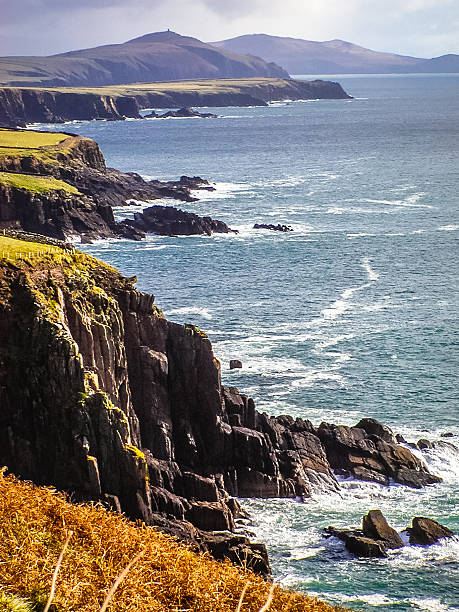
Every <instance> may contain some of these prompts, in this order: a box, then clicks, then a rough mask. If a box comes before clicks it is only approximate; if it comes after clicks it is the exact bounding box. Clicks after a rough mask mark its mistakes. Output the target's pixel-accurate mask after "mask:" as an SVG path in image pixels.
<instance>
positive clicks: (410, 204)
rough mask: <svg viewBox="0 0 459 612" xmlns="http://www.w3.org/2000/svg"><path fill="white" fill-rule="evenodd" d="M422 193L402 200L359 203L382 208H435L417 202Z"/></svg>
mask: <svg viewBox="0 0 459 612" xmlns="http://www.w3.org/2000/svg"><path fill="white" fill-rule="evenodd" d="M423 195H425V194H424V193H415V194H413V195H411V196H408V197H407V198H405V199H404V200H378V199H373V198H363V199H362V200H361V202H368V204H383V205H384V206H401V207H407V208H435V207H434V206H431V205H430V204H422V203H420V202H419V200H420V199H421V197H422V196H423Z"/></svg>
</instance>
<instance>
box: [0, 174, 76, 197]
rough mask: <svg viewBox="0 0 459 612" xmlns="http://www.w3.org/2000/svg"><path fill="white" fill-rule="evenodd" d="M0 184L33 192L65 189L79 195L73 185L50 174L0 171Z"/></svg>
mask: <svg viewBox="0 0 459 612" xmlns="http://www.w3.org/2000/svg"><path fill="white" fill-rule="evenodd" d="M0 184H1V185H8V186H9V187H17V188H19V189H27V191H32V192H33V193H49V192H50V191H65V192H66V193H69V194H74V195H80V192H79V191H78V189H77V188H76V187H74V186H73V185H69V184H68V183H66V182H64V181H61V180H59V179H56V178H54V177H51V176H38V175H32V174H19V173H15V172H0Z"/></svg>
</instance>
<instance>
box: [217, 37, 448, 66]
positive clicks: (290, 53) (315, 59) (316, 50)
mask: <svg viewBox="0 0 459 612" xmlns="http://www.w3.org/2000/svg"><path fill="white" fill-rule="evenodd" d="M211 44H212V45H214V46H216V47H219V48H220V49H225V50H227V51H233V52H234V53H252V54H255V55H258V56H260V57H263V58H264V59H265V60H266V61H269V62H276V63H278V64H280V65H281V66H283V67H284V68H285V69H286V70H288V71H289V72H290V74H349V73H362V74H372V73H376V74H390V73H402V74H403V73H409V72H459V55H453V54H450V55H443V56H441V57H435V58H433V59H423V58H419V57H410V56H408V55H397V54H395V53H381V52H379V51H372V50H371V49H366V48H365V47H360V46H359V45H354V44H352V43H349V42H346V41H344V40H327V41H324V42H318V41H312V40H303V39H301V38H285V37H282V36H269V35H267V34H248V35H246V36H238V37H237V38H230V39H228V40H222V41H219V42H214V43H211Z"/></svg>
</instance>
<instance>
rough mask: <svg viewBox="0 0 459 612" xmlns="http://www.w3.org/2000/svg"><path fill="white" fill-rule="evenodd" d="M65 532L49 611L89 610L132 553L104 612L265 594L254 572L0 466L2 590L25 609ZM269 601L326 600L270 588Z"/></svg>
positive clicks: (224, 606) (216, 603)
mask: <svg viewBox="0 0 459 612" xmlns="http://www.w3.org/2000/svg"><path fill="white" fill-rule="evenodd" d="M69 535H70V540H69V545H68V548H67V550H66V552H65V554H64V557H63V562H62V565H61V567H60V569H59V574H58V578H57V584H56V594H55V597H54V600H53V604H54V605H55V606H56V608H55V610H56V611H62V612H64V611H70V610H72V611H73V610H75V611H77V610H78V611H82V612H83V611H84V612H95V611H97V610H99V608H100V606H101V604H102V602H103V601H104V599H105V597H106V595H107V593H108V590H109V588H110V587H111V585H112V584H113V582H114V581H115V579H116V577H117V576H118V575H119V573H120V572H121V571H122V570H123V569H124V568H125V567H126V566H127V565H128V563H129V562H130V561H131V560H133V559H134V558H135V557H136V555H138V554H139V553H140V552H142V555H141V557H140V559H139V560H138V561H137V562H136V563H135V564H134V565H133V566H132V568H131V569H130V571H129V573H128V574H127V576H126V577H125V578H124V580H123V582H122V583H121V586H120V587H119V589H118V590H117V592H116V594H115V595H114V597H113V599H112V601H111V604H110V606H109V610H111V611H112V612H115V611H119V612H131V611H132V612H133V611H142V612H143V611H145V612H146V611H147V610H148V611H149V612H160V611H161V612H162V611H166V610H187V611H196V612H197V611H199V612H229V611H231V612H233V611H234V610H235V609H236V607H237V604H238V601H239V599H240V596H241V593H242V591H243V589H244V587H245V586H246V585H247V589H246V593H245V596H244V605H243V607H242V610H244V611H245V612H249V611H258V610H259V609H260V608H261V607H262V605H263V604H264V602H265V601H266V600H267V598H268V595H269V590H270V585H269V584H268V583H266V582H265V581H264V580H263V579H262V578H260V577H258V576H255V575H254V574H252V573H250V572H248V571H245V570H242V569H240V568H237V567H235V566H233V565H232V564H230V563H229V562H225V563H219V562H217V561H215V560H213V559H211V558H210V557H209V556H208V555H202V554H201V555H198V554H196V553H194V552H192V551H191V550H189V549H188V548H187V547H185V546H184V545H182V544H180V543H178V542H176V541H175V540H174V539H173V538H171V537H169V536H166V535H164V534H162V533H160V532H159V531H157V530H156V529H154V528H152V527H147V526H145V525H143V524H141V523H139V522H138V523H132V522H130V521H128V520H127V519H126V518H124V517H123V516H121V515H117V514H115V513H112V512H109V511H107V510H105V509H103V508H102V507H94V506H90V505H75V504H70V503H68V502H67V501H66V500H65V498H64V497H63V496H62V495H60V494H57V493H55V492H54V491H52V490H49V489H46V488H42V487H35V486H33V485H32V484H30V483H21V482H19V481H17V480H15V479H14V478H13V477H6V476H3V475H0V536H1V537H0V567H1V572H0V592H1V593H3V597H6V596H9V597H19V598H24V599H27V600H29V601H31V602H32V603H33V604H35V605H36V607H35V608H33V607H32V608H31V609H35V610H42V609H43V604H44V603H45V602H46V601H47V599H48V596H49V593H50V589H51V581H52V576H53V573H54V570H55V568H56V565H57V562H58V557H59V555H60V553H61V551H62V549H63V546H64V542H65V540H66V539H67V537H68V536H69ZM0 602H1V597H0ZM37 604H38V605H37ZM2 609H5V608H2ZM6 609H8V608H6ZM26 609H27V608H26ZM269 610H271V611H272V612H276V611H278V612H281V611H282V612H287V610H288V611H289V612H299V611H305V612H306V611H311V612H312V611H316V612H332V611H333V610H334V608H332V606H329V605H328V604H325V603H323V602H320V601H317V600H316V599H312V598H309V597H307V596H305V595H301V594H298V593H293V592H290V591H286V590H284V589H281V588H280V587H276V588H275V590H274V597H273V601H272V604H271V606H270V608H269Z"/></svg>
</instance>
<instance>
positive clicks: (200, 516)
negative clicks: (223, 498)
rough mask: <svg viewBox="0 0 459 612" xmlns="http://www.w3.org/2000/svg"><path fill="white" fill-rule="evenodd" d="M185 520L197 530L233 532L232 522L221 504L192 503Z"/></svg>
mask: <svg viewBox="0 0 459 612" xmlns="http://www.w3.org/2000/svg"><path fill="white" fill-rule="evenodd" d="M185 518H186V519H187V520H188V521H190V523H192V524H193V525H194V526H195V527H197V528H198V529H205V530H206V531H234V520H233V515H232V514H231V511H230V510H229V508H228V506H227V505H226V504H225V503H223V502H193V503H192V504H191V507H190V508H189V510H188V511H187V513H186V516H185Z"/></svg>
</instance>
